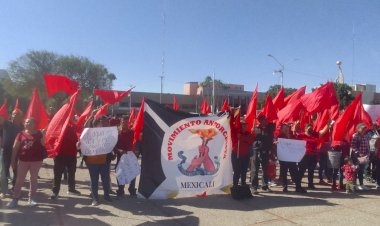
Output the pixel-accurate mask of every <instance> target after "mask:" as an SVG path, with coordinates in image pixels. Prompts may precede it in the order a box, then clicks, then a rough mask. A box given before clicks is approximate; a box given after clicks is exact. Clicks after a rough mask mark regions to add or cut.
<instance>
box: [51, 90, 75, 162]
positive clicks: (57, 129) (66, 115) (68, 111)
mask: <svg viewBox="0 0 380 226" xmlns="http://www.w3.org/2000/svg"><path fill="white" fill-rule="evenodd" d="M79 91H80V90H77V91H76V92H75V93H74V94H73V95H72V96H71V98H70V101H69V102H68V103H66V104H65V105H63V106H62V107H61V109H59V111H58V112H57V113H56V114H55V115H54V117H53V118H52V119H51V121H50V123H49V125H48V127H47V129H46V135H45V143H46V149H47V151H48V154H49V157H51V158H54V157H55V156H57V155H58V154H59V153H58V150H60V149H59V148H60V147H61V145H62V142H63V137H64V134H65V132H66V129H67V127H68V126H69V125H70V123H71V122H70V121H71V120H72V119H73V117H74V105H75V103H76V101H77V99H78V96H79Z"/></svg>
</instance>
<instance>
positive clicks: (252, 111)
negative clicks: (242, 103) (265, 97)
mask: <svg viewBox="0 0 380 226" xmlns="http://www.w3.org/2000/svg"><path fill="white" fill-rule="evenodd" d="M257 92H258V85H257V84H256V88H255V90H254V91H253V94H252V98H251V101H250V102H249V105H248V109H247V114H246V115H245V121H246V122H247V124H248V125H247V131H249V132H250V131H251V130H252V128H253V126H254V123H255V120H256V109H257Z"/></svg>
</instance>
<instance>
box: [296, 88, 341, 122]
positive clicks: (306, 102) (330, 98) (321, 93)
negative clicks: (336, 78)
mask: <svg viewBox="0 0 380 226" xmlns="http://www.w3.org/2000/svg"><path fill="white" fill-rule="evenodd" d="M301 103H302V105H303V106H304V107H305V109H306V111H307V112H309V114H310V115H313V114H315V113H318V112H322V111H323V110H325V109H329V108H331V106H333V105H336V104H338V100H337V98H336V94H335V89H334V84H333V83H332V82H327V83H326V84H324V85H322V86H321V87H319V88H318V89H315V90H314V91H313V92H311V93H308V94H306V95H303V96H302V97H301Z"/></svg>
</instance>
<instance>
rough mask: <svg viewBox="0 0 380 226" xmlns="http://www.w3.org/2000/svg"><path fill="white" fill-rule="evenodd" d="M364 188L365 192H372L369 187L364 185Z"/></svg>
mask: <svg viewBox="0 0 380 226" xmlns="http://www.w3.org/2000/svg"><path fill="white" fill-rule="evenodd" d="M362 188H363V190H364V191H368V190H370V188H369V187H367V186H365V185H362Z"/></svg>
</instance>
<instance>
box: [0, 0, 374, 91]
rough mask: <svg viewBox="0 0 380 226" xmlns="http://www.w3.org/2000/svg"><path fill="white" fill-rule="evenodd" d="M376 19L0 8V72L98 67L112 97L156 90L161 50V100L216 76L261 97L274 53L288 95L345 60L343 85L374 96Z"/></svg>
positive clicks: (201, 6)
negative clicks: (48, 56) (52, 57)
mask: <svg viewBox="0 0 380 226" xmlns="http://www.w3.org/2000/svg"><path fill="white" fill-rule="evenodd" d="M379 11H380V1H376V0H372V1H369V0H358V1H350V0H341V1H334V0H318V1H315V0H297V1H296V0H262V1H258V0H249V1H242V0H240V1H239V0H230V1H226V0H219V1H217V0H191V1H189V0H136V1H129V0H124V1H106V0H104V1H99V0H98V1H90V0H88V1H83V0H65V1H58V0H38V1H32V0H30V1H21V0H19V1H5V0H0V68H6V67H7V65H8V63H9V62H10V61H11V60H14V59H16V58H17V57H19V56H21V55H22V54H24V53H25V52H27V51H28V50H48V51H53V52H56V53H59V54H74V55H81V56H86V57H88V58H90V59H91V60H93V61H94V62H97V63H101V64H104V65H105V66H106V67H107V68H108V69H109V71H110V72H113V73H115V74H116V76H117V78H118V79H117V80H116V81H115V83H114V89H118V90H126V89H128V87H129V85H130V84H133V85H135V86H136V89H135V90H136V91H151V92H159V91H160V78H159V76H160V75H161V73H162V67H161V59H162V55H163V54H162V53H163V51H164V52H165V72H164V75H165V78H164V92H167V93H182V92H183V84H184V83H185V82H188V81H201V80H203V79H204V78H205V76H207V75H211V74H212V73H213V72H215V76H216V78H217V79H221V80H222V81H224V82H226V83H239V84H244V85H245V89H246V90H249V91H251V90H253V89H254V86H255V85H256V83H259V90H260V91H266V90H267V89H268V87H269V86H270V85H274V84H277V83H279V81H280V80H279V76H278V75H276V76H273V75H272V71H273V70H275V69H279V66H278V65H277V63H276V62H275V61H274V60H273V59H271V58H269V57H268V56H267V55H268V54H272V55H273V56H275V57H276V58H277V59H278V60H279V61H280V62H281V63H282V64H285V72H284V85H285V86H286V87H294V88H297V87H300V86H303V85H307V86H308V87H309V88H310V87H312V86H316V85H318V84H320V83H324V82H325V81H327V80H329V79H335V78H336V77H337V74H338V71H337V66H336V64H335V62H336V60H341V61H343V65H342V67H343V72H344V74H345V79H346V81H347V82H348V83H352V82H355V83H371V84H376V85H377V86H378V88H380V87H379V86H380V13H379ZM163 12H165V26H164V23H163V19H162V18H163V16H162V15H163ZM353 27H354V32H353ZM164 34H165V35H164ZM353 37H355V42H354V43H355V45H354V46H355V48H354V51H353ZM353 53H354V54H353ZM353 56H354V59H355V60H354V64H353ZM295 58H297V59H299V60H297V61H293V59H295ZM353 65H354V67H353Z"/></svg>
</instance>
